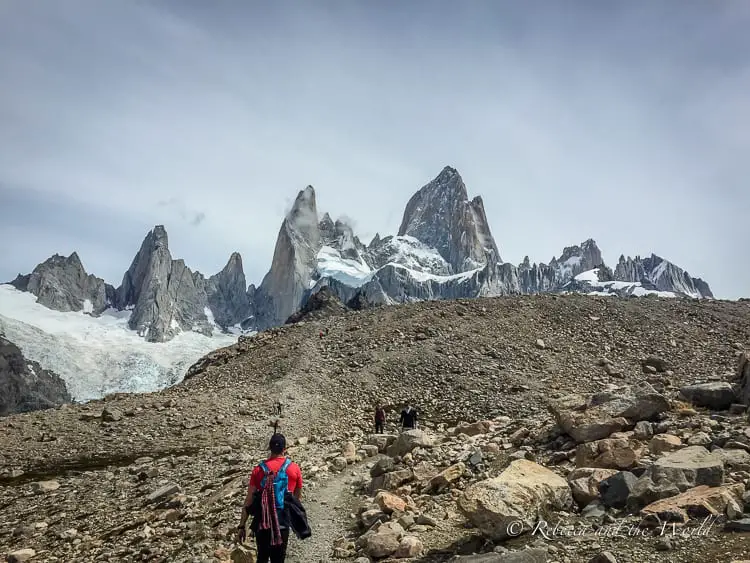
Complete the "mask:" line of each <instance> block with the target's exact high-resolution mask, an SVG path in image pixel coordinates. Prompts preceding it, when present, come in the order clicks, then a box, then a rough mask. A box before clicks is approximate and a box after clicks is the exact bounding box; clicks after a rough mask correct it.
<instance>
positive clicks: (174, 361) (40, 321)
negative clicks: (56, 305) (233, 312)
mask: <svg viewBox="0 0 750 563" xmlns="http://www.w3.org/2000/svg"><path fill="white" fill-rule="evenodd" d="M130 314H131V311H117V310H114V309H108V310H106V311H104V312H103V313H102V314H101V315H100V316H98V317H94V316H90V315H87V314H85V313H83V312H60V311H55V310H52V309H48V308H47V307H45V306H44V305H42V304H40V303H37V302H36V297H35V296H34V295H33V294H31V293H27V292H23V291H19V290H17V289H15V288H14V287H13V286H11V285H0V333H2V334H4V335H5V336H6V337H7V338H8V339H9V340H11V341H12V342H14V343H15V344H16V345H17V346H18V347H19V348H20V349H21V350H22V352H23V354H24V355H25V356H26V357H27V358H29V359H31V360H33V361H36V362H38V363H39V364H40V365H41V366H42V367H43V368H45V369H48V370H52V371H54V372H55V373H57V374H58V375H59V376H60V377H62V378H63V379H64V380H65V383H66V385H67V387H68V390H69V391H70V394H71V395H72V397H73V398H74V399H75V400H77V401H85V400H90V399H95V398H99V397H102V396H103V395H105V394H108V393H114V392H150V391H156V390H159V389H163V388H164V387H167V386H169V385H173V384H175V383H177V382H179V381H181V380H182V378H183V376H184V374H185V371H186V370H187V369H188V368H189V367H190V366H191V365H192V364H193V363H195V362H196V361H197V360H198V359H200V358H201V357H203V356H204V355H206V354H207V353H208V352H210V351H212V350H215V349H216V348H221V347H223V346H228V345H230V344H233V343H234V342H236V340H237V337H236V336H233V335H227V334H222V333H220V332H219V331H214V336H204V335H202V334H198V333H196V332H190V331H186V332H182V333H180V334H178V335H177V336H175V337H174V338H173V339H172V340H170V341H168V342H147V341H146V340H144V339H143V338H141V337H139V336H138V334H137V333H136V332H135V331H132V330H130V329H128V317H129V316H130Z"/></svg>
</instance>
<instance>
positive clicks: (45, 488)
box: [31, 481, 60, 494]
mask: <svg viewBox="0 0 750 563" xmlns="http://www.w3.org/2000/svg"><path fill="white" fill-rule="evenodd" d="M59 488H60V483H58V482H57V481H37V482H36V483H32V484H31V490H32V491H33V492H34V493H35V494H44V493H51V492H52V491H56V490H57V489H59Z"/></svg>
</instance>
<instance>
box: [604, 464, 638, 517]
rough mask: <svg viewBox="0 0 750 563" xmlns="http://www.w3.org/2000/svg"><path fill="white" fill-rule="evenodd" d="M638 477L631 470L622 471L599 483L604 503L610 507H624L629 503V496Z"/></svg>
mask: <svg viewBox="0 0 750 563" xmlns="http://www.w3.org/2000/svg"><path fill="white" fill-rule="evenodd" d="M637 482H638V477H636V476H635V475H633V474H632V473H631V472H630V471H620V472H618V473H615V474H614V475H612V476H611V477H608V478H606V479H604V480H603V481H602V482H601V483H599V494H600V495H601V499H602V503H603V504H604V506H607V507H609V508H617V509H622V508H625V506H626V505H627V501H628V497H629V496H630V494H631V492H632V491H633V487H635V484H636V483H637Z"/></svg>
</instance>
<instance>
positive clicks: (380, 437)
mask: <svg viewBox="0 0 750 563" xmlns="http://www.w3.org/2000/svg"><path fill="white" fill-rule="evenodd" d="M395 441H396V436H394V435H392V434H372V435H371V436H370V437H369V438H368V441H367V443H368V444H369V445H371V446H375V447H377V448H378V452H379V453H381V454H384V453H385V452H386V450H387V449H388V446H390V445H391V444H393V443H394V442H395Z"/></svg>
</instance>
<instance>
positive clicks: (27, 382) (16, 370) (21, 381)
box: [0, 336, 71, 416]
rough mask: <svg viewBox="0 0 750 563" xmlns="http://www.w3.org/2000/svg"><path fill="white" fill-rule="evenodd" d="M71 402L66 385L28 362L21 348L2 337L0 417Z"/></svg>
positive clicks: (0, 343)
mask: <svg viewBox="0 0 750 563" xmlns="http://www.w3.org/2000/svg"><path fill="white" fill-rule="evenodd" d="M70 401H71V397H70V395H69V394H68V390H67V387H66V386H65V382H64V381H63V380H62V379H61V378H60V377H59V376H58V375H57V374H55V373H53V372H51V371H48V370H45V369H42V367H41V366H40V365H39V364H38V363H37V362H33V361H30V360H27V359H26V358H25V357H24V356H23V354H22V352H21V350H20V349H19V348H18V346H16V345H15V344H13V343H12V342H10V341H9V340H7V339H6V338H4V337H3V336H0V416H5V415H9V414H14V413H20V412H29V411H34V410H40V409H48V408H53V407H57V406H59V405H62V404H64V403H69V402H70Z"/></svg>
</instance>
